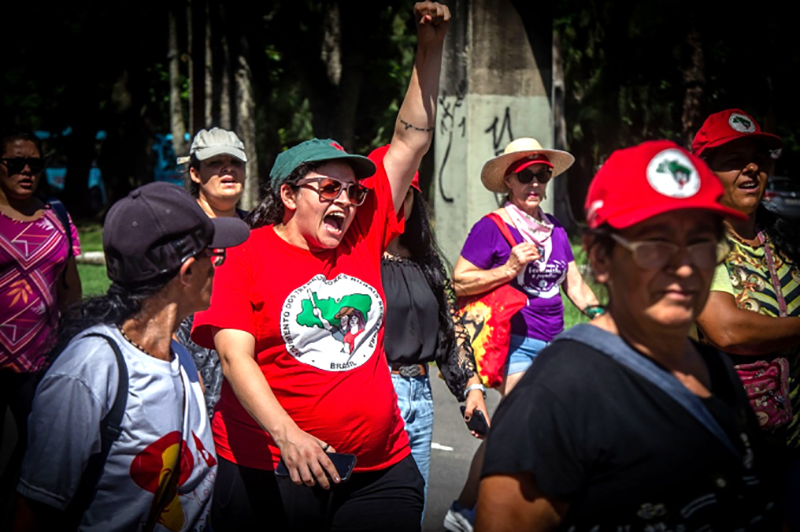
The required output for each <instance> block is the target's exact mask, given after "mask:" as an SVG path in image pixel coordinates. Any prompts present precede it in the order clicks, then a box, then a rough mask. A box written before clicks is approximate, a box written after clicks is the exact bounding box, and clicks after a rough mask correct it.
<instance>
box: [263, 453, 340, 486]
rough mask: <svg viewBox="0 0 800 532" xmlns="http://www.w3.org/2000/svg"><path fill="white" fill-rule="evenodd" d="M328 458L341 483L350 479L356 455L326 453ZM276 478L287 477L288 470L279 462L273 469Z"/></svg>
mask: <svg viewBox="0 0 800 532" xmlns="http://www.w3.org/2000/svg"><path fill="white" fill-rule="evenodd" d="M328 458H330V459H331V462H333V466H334V467H335V468H336V472H337V473H339V478H340V479H342V482H346V481H347V480H349V479H350V475H351V474H352V473H353V468H354V467H355V466H356V455H354V454H347V453H328ZM275 476H276V477H288V476H289V470H288V469H286V464H285V463H284V462H283V460H281V461H280V462H278V467H277V468H275Z"/></svg>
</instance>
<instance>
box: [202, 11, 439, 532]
mask: <svg viewBox="0 0 800 532" xmlns="http://www.w3.org/2000/svg"><path fill="white" fill-rule="evenodd" d="M414 10H415V17H416V20H417V27H418V36H419V39H418V48H417V56H416V61H415V65H414V71H413V72H412V76H411V81H410V84H409V88H408V91H407V93H406V97H405V99H404V101H403V104H402V106H401V108H400V112H399V115H398V118H397V124H396V127H395V132H394V136H393V139H392V148H391V149H390V150H389V152H388V153H387V154H386V157H385V159H384V161H383V163H382V164H381V165H380V166H379V167H378V168H377V169H376V167H375V164H374V163H372V162H371V161H370V160H369V159H367V158H366V157H361V156H357V155H351V154H348V153H347V152H346V151H345V150H344V149H343V148H342V147H341V146H340V145H339V144H337V143H336V142H334V141H332V140H329V139H327V140H320V139H313V140H310V141H306V142H303V143H301V144H299V145H297V146H295V147H293V148H291V149H289V150H287V151H285V152H283V153H281V154H280V155H279V156H278V157H277V159H276V161H275V164H274V166H273V168H272V170H271V172H270V190H269V191H268V193H267V196H266V198H265V199H264V200H263V201H262V203H261V204H260V205H259V206H258V207H257V208H256V209H255V210H254V211H253V212H252V213H251V215H250V217H249V222H250V225H251V227H252V228H253V229H252V231H251V234H250V238H249V240H248V241H247V242H246V243H245V244H244V245H242V246H239V247H237V248H235V249H233V250H230V252H229V254H228V258H227V260H226V262H225V264H224V265H223V266H222V267H220V268H219V269H218V270H217V272H216V276H215V280H214V292H213V297H212V301H211V307H210V308H209V310H208V311H207V312H204V313H200V314H197V315H196V316H195V329H194V331H193V334H192V336H193V339H194V340H195V341H196V342H197V343H198V344H200V345H204V346H207V347H216V349H217V351H218V352H219V355H220V360H221V362H222V368H223V373H224V375H225V377H226V382H225V384H224V385H223V389H222V396H221V399H220V402H219V403H218V404H217V411H216V413H215V416H214V420H213V431H214V440H215V444H216V447H217V453H218V455H219V458H220V465H219V473H218V478H217V483H216V487H215V495H214V507H213V509H212V524H213V527H214V530H215V531H217V532H219V531H224V530H250V529H254V528H256V527H263V526H265V523H268V524H269V526H270V527H271V529H284V528H287V529H294V530H311V529H313V530H325V529H329V528H337V529H338V528H351V527H352V526H353V525H355V524H358V525H359V526H360V527H362V528H363V529H365V530H373V529H375V530H377V529H383V530H403V531H405V530H419V527H420V517H421V511H422V505H423V500H422V490H423V481H422V478H421V476H420V474H419V471H418V470H417V468H416V465H415V464H414V462H413V458H411V456H410V454H409V449H408V438H407V436H406V434H405V431H404V430H403V422H402V419H401V418H400V415H399V411H398V409H397V400H396V396H395V393H394V389H393V387H392V383H391V379H390V376H389V371H388V369H387V367H386V361H385V353H384V350H383V321H384V308H385V302H384V296H383V290H382V287H381V272H380V260H381V255H382V253H383V251H384V250H385V249H386V246H387V245H388V243H389V242H390V241H391V240H392V239H393V238H394V237H395V236H397V235H398V234H399V233H400V232H402V228H403V218H402V215H400V216H398V214H397V213H398V210H400V212H402V210H401V209H402V205H403V200H404V198H405V195H406V191H407V190H408V187H409V184H410V182H411V179H412V177H413V175H414V172H415V170H416V169H417V168H418V166H419V163H420V160H421V158H422V156H423V155H424V154H425V153H426V152H427V150H428V148H429V146H430V143H431V139H432V133H433V123H434V120H435V112H436V110H435V103H436V98H437V92H438V80H439V72H440V67H441V56H442V44H443V40H444V35H445V33H446V31H447V25H448V22H449V17H450V15H449V11H448V9H447V8H446V7H445V6H442V5H439V4H437V3H432V2H423V3H418V4H416V5H415V8H414ZM376 172H377V173H376ZM373 174H375V179H374V188H373V189H371V190H370V189H367V188H365V187H364V186H363V185H361V184H360V183H359V180H361V179H363V178H366V177H369V176H371V175H373ZM333 452H337V453H347V454H352V455H355V457H356V460H357V461H356V464H355V468H354V470H353V471H354V472H353V474H352V476H351V478H350V479H349V481H347V482H346V483H342V479H341V476H342V473H340V472H338V471H337V468H336V467H335V466H334V464H333V462H332V461H331V459H330V458H329V455H328V454H327V453H333ZM279 462H283V465H284V466H285V469H286V475H287V476H285V477H280V476H278V475H276V474H275V473H273V471H275V469H276V468H277V467H278V464H279Z"/></svg>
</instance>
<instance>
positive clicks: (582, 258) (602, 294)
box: [561, 236, 608, 329]
mask: <svg viewBox="0 0 800 532" xmlns="http://www.w3.org/2000/svg"><path fill="white" fill-rule="evenodd" d="M570 246H571V247H572V254H573V255H574V256H575V264H577V265H578V266H585V265H586V253H584V251H583V249H582V248H581V243H580V237H579V236H573V237H570ZM583 280H584V281H586V283H587V284H588V285H589V286H590V287H591V288H592V291H593V292H594V294H595V295H596V296H597V299H598V300H599V301H600V303H601V304H605V303H606V302H607V300H608V294H607V293H606V288H605V287H604V286H603V285H601V284H599V283H597V281H595V280H594V277H593V276H592V274H591V272H589V271H588V268H587V269H586V273H585V274H584V276H583ZM561 300H562V301H563V302H564V328H565V329H569V328H570V327H572V326H573V325H576V324H578V323H586V322H588V321H589V318H587V317H586V316H584V315H583V313H582V312H581V311H580V310H578V309H577V308H575V305H573V304H572V302H571V301H570V300H569V298H568V297H567V296H566V294H564V292H563V291H562V292H561Z"/></svg>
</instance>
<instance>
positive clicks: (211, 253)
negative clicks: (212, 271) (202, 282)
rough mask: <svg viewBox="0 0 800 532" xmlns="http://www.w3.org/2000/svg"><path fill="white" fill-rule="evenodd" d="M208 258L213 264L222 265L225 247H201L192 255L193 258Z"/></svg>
mask: <svg viewBox="0 0 800 532" xmlns="http://www.w3.org/2000/svg"><path fill="white" fill-rule="evenodd" d="M206 257H208V258H210V259H211V264H213V265H214V266H222V263H223V262H225V248H203V249H202V250H201V251H200V253H196V254H195V255H194V258H195V260H199V259H204V258H206Z"/></svg>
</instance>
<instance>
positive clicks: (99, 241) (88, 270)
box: [78, 224, 111, 296]
mask: <svg viewBox="0 0 800 532" xmlns="http://www.w3.org/2000/svg"><path fill="white" fill-rule="evenodd" d="M78 237H79V238H80V240H81V251H82V252H83V253H85V252H87V251H103V228H102V227H101V226H100V225H98V224H91V225H83V224H80V225H78ZM78 274H79V275H80V277H81V286H82V287H83V295H84V296H99V295H102V294H105V293H106V291H107V290H108V287H109V285H110V284H111V281H110V280H109V279H108V276H107V275H106V267H105V266H96V265H94V264H78Z"/></svg>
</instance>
